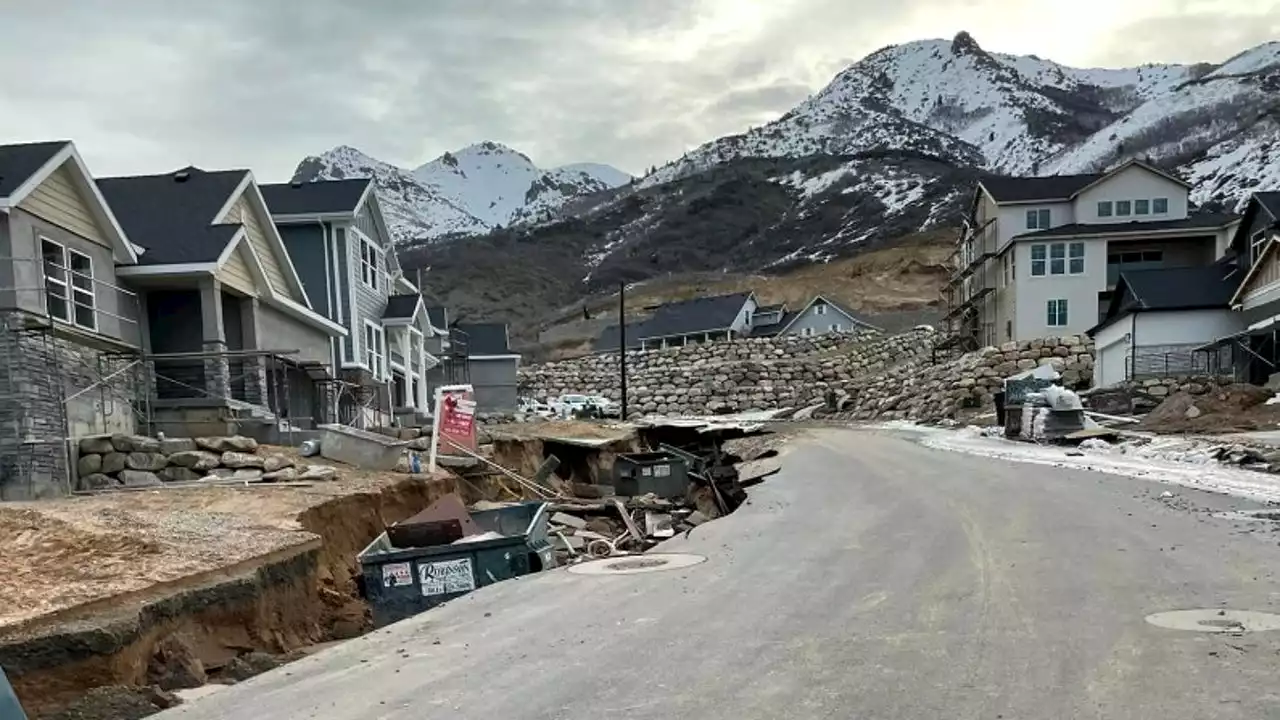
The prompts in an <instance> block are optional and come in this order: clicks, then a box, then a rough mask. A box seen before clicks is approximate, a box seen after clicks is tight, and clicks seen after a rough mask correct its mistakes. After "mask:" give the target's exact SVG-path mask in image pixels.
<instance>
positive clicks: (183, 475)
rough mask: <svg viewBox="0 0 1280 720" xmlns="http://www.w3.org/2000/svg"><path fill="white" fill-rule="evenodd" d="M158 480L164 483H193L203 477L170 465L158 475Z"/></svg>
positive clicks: (190, 470)
mask: <svg viewBox="0 0 1280 720" xmlns="http://www.w3.org/2000/svg"><path fill="white" fill-rule="evenodd" d="M159 475H160V479H161V480H163V481H165V482H193V481H195V480H199V479H200V478H202V477H204V475H203V474H202V473H200V472H197V471H196V470H192V469H191V468H188V467H182V466H179V465H170V466H169V467H167V468H164V469H163V470H161V471H160V473H159Z"/></svg>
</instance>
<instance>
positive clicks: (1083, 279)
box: [946, 160, 1239, 348]
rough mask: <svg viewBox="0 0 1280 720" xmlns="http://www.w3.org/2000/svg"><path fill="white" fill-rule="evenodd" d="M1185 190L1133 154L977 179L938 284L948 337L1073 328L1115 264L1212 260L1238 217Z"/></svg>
mask: <svg viewBox="0 0 1280 720" xmlns="http://www.w3.org/2000/svg"><path fill="white" fill-rule="evenodd" d="M1189 190H1190V185H1189V184H1188V183H1186V182H1185V181H1183V180H1182V179H1180V178H1178V177H1176V176H1174V175H1171V174H1169V173H1167V172H1165V171H1164V170H1162V169H1160V168H1158V167H1156V166H1154V165H1151V164H1149V163H1146V162H1143V161H1140V160H1129V161H1126V162H1124V163H1121V164H1120V165H1118V166H1117V167H1115V168H1113V169H1111V170H1109V171H1107V172H1105V173H1097V174H1089V175H1062V176H1051V177H986V178H982V179H981V180H980V181H979V182H978V184H977V187H976V188H975V190H974V194H973V197H972V200H971V202H970V206H969V212H968V216H967V217H966V218H965V222H964V229H963V232H962V235H961V237H960V240H959V243H958V245H957V253H956V262H955V268H954V272H953V274H952V276H951V278H950V280H949V282H948V285H947V301H948V311H947V315H946V322H947V324H948V326H949V328H948V329H949V331H950V332H949V341H950V342H952V343H954V344H957V345H962V346H964V347H966V348H973V347H978V346H982V345H995V344H1000V343H1004V342H1008V341H1011V340H1026V339H1033V338H1039V337H1046V336H1061V335H1073V334H1079V333H1081V332H1083V331H1085V330H1086V329H1088V328H1090V327H1092V326H1094V325H1096V324H1097V323H1098V321H1099V320H1100V319H1101V318H1102V317H1103V315H1104V314H1105V312H1106V310H1107V308H1108V307H1109V306H1110V301H1111V296H1112V293H1113V292H1114V289H1115V286H1116V283H1117V282H1119V279H1120V275H1121V274H1122V273H1124V272H1128V271H1135V270H1149V269H1161V268H1195V267H1206V266H1208V265H1210V264H1212V263H1214V262H1215V261H1216V260H1217V259H1218V258H1220V257H1222V256H1223V255H1224V253H1225V252H1226V251H1227V248H1228V246H1229V245H1230V240H1231V238H1232V236H1233V234H1234V232H1235V228H1236V226H1237V225H1238V223H1239V218H1237V217H1235V216H1233V215H1224V214H1213V213H1201V212H1198V211H1196V209H1195V208H1194V207H1193V206H1192V204H1191V202H1190V200H1189Z"/></svg>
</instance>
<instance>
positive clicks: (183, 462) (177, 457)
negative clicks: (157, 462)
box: [169, 450, 222, 470]
mask: <svg viewBox="0 0 1280 720" xmlns="http://www.w3.org/2000/svg"><path fill="white" fill-rule="evenodd" d="M169 464H170V465H176V466H177V467H184V468H191V469H192V470H212V469H213V468H216V467H218V466H219V465H221V464H222V456H221V455H219V454H217V453H211V452H209V451H207V450H183V451H182V452H176V453H174V454H172V455H170V456H169Z"/></svg>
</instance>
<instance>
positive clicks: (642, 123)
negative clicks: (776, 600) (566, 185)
mask: <svg viewBox="0 0 1280 720" xmlns="http://www.w3.org/2000/svg"><path fill="white" fill-rule="evenodd" d="M0 27H2V28H3V33H2V34H3V42H0V67H6V68H9V72H7V73H6V82H5V84H4V87H3V89H2V90H0V142H2V143H7V142H26V141H35V140H49V139H72V140H75V141H76V144H77V146H78V147H79V148H80V152H81V154H82V156H83V157H84V158H85V160H86V162H87V163H88V164H89V167H90V169H91V170H92V171H93V172H94V173H95V174H97V175H100V176H105V175H118V174H140V173H159V172H167V171H169V170H173V169H176V168H179V167H183V166H186V165H197V166H200V167H205V168H210V169H213V168H231V167H248V168H251V169H253V170H254V173H255V175H256V176H257V177H258V179H259V180H260V181H266V182H274V181H282V180H285V179H288V177H289V176H290V175H291V174H292V172H293V169H294V168H295V167H296V165H297V164H298V162H299V161H300V160H301V159H302V158H303V157H306V156H307V155H315V154H319V153H321V152H323V151H325V150H327V149H329V148H332V147H334V146H337V145H351V146H353V147H356V148H359V149H360V150H362V151H364V152H365V153H367V154H369V155H372V156H374V157H377V158H379V159H381V160H385V161H387V162H391V163H394V164H397V165H400V166H402V167H416V166H417V165H420V164H422V163H424V162H427V161H429V160H431V159H433V158H435V157H437V156H439V155H440V154H441V153H443V152H445V151H448V150H454V149H458V148H461V147H464V146H466V145H469V144H472V143H475V142H480V141H482V140H492V141H497V142H502V143H505V144H507V145H510V146H511V147H514V148H516V149H518V150H520V151H522V152H524V153H525V154H526V155H529V156H530V157H531V158H533V160H534V161H535V162H536V163H538V164H539V165H540V166H542V167H551V166H554V165H559V164H564V163H571V162H603V163H609V164H612V165H615V166H617V167H619V168H621V169H623V170H626V171H628V172H632V173H641V172H643V171H644V170H645V169H646V168H647V167H649V166H651V165H661V164H662V163H664V162H666V161H668V160H671V159H674V158H677V157H679V156H680V155H681V154H682V153H684V152H685V151H687V150H689V149H692V148H694V147H696V146H698V145H700V144H701V143H703V142H706V141H708V140H712V139H714V138H716V137H720V136H722V135H726V134H730V133H734V132H741V131H743V130H746V129H747V128H749V127H751V126H754V125H759V124H763V123H765V122H768V121H769V120H771V119H774V118H776V117H778V116H779V115H781V114H782V113H785V112H786V111H787V110H788V109H790V108H791V107H792V106H794V105H796V104H797V103H799V102H800V101H802V100H804V99H805V97H807V96H808V95H809V94H810V93H812V92H815V91H817V90H819V89H821V88H822V87H823V86H824V85H825V84H826V83H827V82H828V81H829V80H830V79H831V78H832V77H833V76H834V75H835V74H836V73H837V72H838V71H839V70H841V69H843V68H844V67H846V66H848V65H850V64H852V63H853V62H856V61H857V60H858V59H859V58H861V57H863V56H865V55H867V54H869V53H871V52H873V51H875V50H877V49H879V48H881V47H884V46H885V45H889V44H896V43H903V42H909V41H911V40H918V39H924V38H935V37H942V38H951V37H953V36H954V35H955V34H956V33H957V32H959V31H961V30H966V31H968V32H969V33H970V34H972V35H973V36H974V38H975V39H976V40H977V41H978V42H979V43H980V44H981V45H982V46H983V47H984V48H986V49H987V50H990V51H998V52H1010V53H1020V54H1036V55H1038V56H1040V57H1044V58H1050V59H1053V60H1056V61H1058V62H1061V63H1064V64H1068V65H1076V66H1091V67H1093V66H1122V65H1135V64H1141V63H1146V62H1206V61H1207V62H1221V61H1222V60H1225V59H1226V58H1228V57H1230V56H1231V55H1234V54H1236V53H1237V52H1239V51H1241V50H1244V49H1246V48H1248V47H1251V46H1254V45H1257V44H1259V43H1261V42H1264V41H1267V40H1273V39H1276V38H1280V0H1123V1H1121V0H1072V1H1071V2H1062V1H1061V0H894V1H893V2H886V1H885V0H345V1H344V0H306V1H305V2H304V1H303V0H217V2H200V3H197V2H194V1H191V0H186V1H183V0H178V1H175V0H67V1H53V2H50V1H49V0H44V1H39V0H0Z"/></svg>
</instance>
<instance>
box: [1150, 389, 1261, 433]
mask: <svg viewBox="0 0 1280 720" xmlns="http://www.w3.org/2000/svg"><path fill="white" fill-rule="evenodd" d="M1273 394H1274V393H1273V392H1272V391H1271V390H1269V389H1266V388H1260V387H1257V386H1254V385H1227V386H1224V387H1221V388H1218V389H1217V390H1214V391H1212V392H1208V393H1205V394H1203V395H1192V394H1190V393H1186V392H1179V393H1174V394H1173V395H1170V396H1169V397H1168V398H1166V399H1165V400H1164V401H1163V402H1161V403H1160V404H1159V405H1158V406H1156V408H1155V409H1154V410H1152V411H1151V412H1150V413H1149V414H1148V415H1147V416H1146V417H1144V418H1143V420H1142V424H1141V425H1140V427H1141V428H1142V429H1144V430H1150V431H1152V432H1157V433H1187V432H1194V433H1227V432H1241V431H1248V430H1272V429H1275V428H1276V427H1277V425H1280V405H1267V404H1266V402H1267V400H1269V399H1270V398H1271V397H1272V395H1273Z"/></svg>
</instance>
